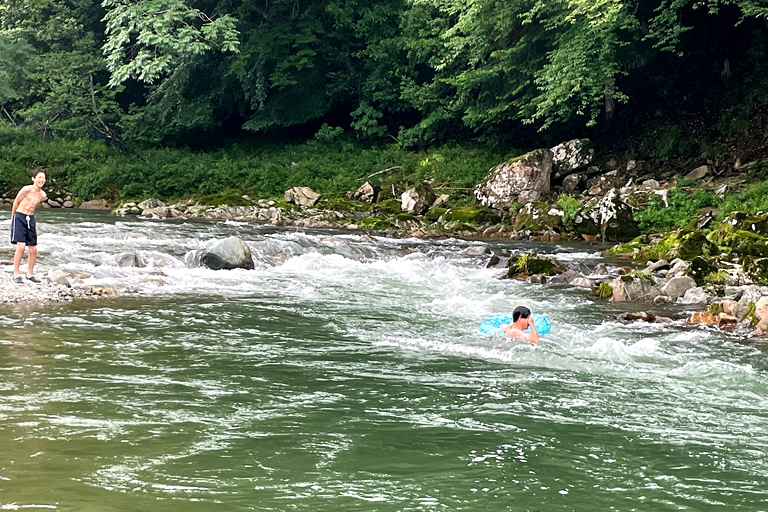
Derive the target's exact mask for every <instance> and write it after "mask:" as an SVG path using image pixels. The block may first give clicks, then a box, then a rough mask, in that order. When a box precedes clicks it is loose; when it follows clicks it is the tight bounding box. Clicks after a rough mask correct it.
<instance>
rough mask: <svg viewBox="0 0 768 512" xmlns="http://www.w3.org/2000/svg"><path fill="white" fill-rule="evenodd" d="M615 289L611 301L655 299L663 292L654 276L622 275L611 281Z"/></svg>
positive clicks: (611, 285) (612, 287)
mask: <svg viewBox="0 0 768 512" xmlns="http://www.w3.org/2000/svg"><path fill="white" fill-rule="evenodd" d="M609 285H610V287H611V289H612V290H613V295H611V302H627V301H635V300H653V298H654V297H656V296H657V295H659V294H660V293H661V290H659V288H658V287H657V286H656V282H655V280H654V279H652V278H650V277H649V278H645V277H631V276H620V277H617V278H616V279H614V280H613V281H611V282H610V283H609Z"/></svg>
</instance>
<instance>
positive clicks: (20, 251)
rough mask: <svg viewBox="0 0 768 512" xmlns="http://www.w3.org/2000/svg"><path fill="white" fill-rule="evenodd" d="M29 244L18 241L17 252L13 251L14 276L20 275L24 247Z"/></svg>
mask: <svg viewBox="0 0 768 512" xmlns="http://www.w3.org/2000/svg"><path fill="white" fill-rule="evenodd" d="M26 246H27V244H25V243H23V242H16V252H15V253H13V277H16V276H18V275H19V266H21V255H22V254H24V248H25V247H26Z"/></svg>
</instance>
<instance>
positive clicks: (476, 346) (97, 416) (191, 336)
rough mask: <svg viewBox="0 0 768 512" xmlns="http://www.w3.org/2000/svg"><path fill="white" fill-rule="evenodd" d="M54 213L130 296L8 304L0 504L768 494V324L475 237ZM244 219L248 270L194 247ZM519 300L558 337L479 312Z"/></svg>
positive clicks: (49, 256) (699, 500)
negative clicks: (523, 270) (520, 268)
mask: <svg viewBox="0 0 768 512" xmlns="http://www.w3.org/2000/svg"><path fill="white" fill-rule="evenodd" d="M3 219H7V216H3ZM8 226H9V224H8V221H7V220H3V221H2V222H0V229H2V230H3V231H4V232H5V231H7V229H8ZM38 226H39V230H40V240H39V244H40V245H39V247H40V257H39V258H40V260H39V261H40V263H39V265H40V266H41V268H40V270H41V271H45V269H46V268H66V269H69V270H72V271H84V272H87V273H88V274H89V275H90V276H91V277H88V278H87V279H86V280H85V282H86V284H90V285H93V286H109V287H114V288H116V289H118V290H120V291H121V294H120V296H118V297H116V298H103V299H98V300H81V301H76V302H74V303H68V304H56V305H46V306H39V305H37V306H35V305H26V306H23V305H7V304H5V305H0V450H2V456H0V510H21V509H25V510H28V509H29V510H37V509H42V510H62V511H78V512H90V511H148V510H162V511H171V512H173V511H184V512H194V511H237V510H279V511H282V510H334V511H335V510H360V511H368V510H375V511H396V510H515V511H524V510H531V511H533V510H542V511H594V510H617V511H630V510H638V511H660V510H695V511H699V510H740V511H752V510H754V511H762V510H768V498H766V493H765V488H766V487H765V482H766V481H768V465H767V464H766V455H765V453H766V445H767V444H768V414H766V403H768V400H767V399H768V391H767V390H768V378H767V377H766V375H767V374H766V370H767V369H768V357H766V352H765V351H764V350H763V349H762V348H761V347H760V346H759V345H750V344H745V343H739V342H738V341H739V340H737V339H734V338H729V337H727V336H726V335H723V334H720V333H716V332H713V331H710V330H703V329H695V328H690V327H685V326H682V325H678V324H674V325H671V326H670V325H622V324H620V323H617V322H615V321H614V320H612V319H613V318H614V316H615V314H616V313H617V312H620V311H623V310H625V309H622V307H621V306H615V305H608V304H605V303H601V302H595V301H592V300H590V299H589V298H588V297H586V293H585V292H584V291H583V290H574V289H571V288H568V287H557V286H537V285H527V284H525V283H518V282H512V281H501V280H497V279H495V278H494V277H495V275H496V274H497V272H498V271H496V270H489V269H486V268H484V259H483V258H480V259H477V258H470V257H468V256H466V253H465V249H466V248H467V247H469V246H470V245H475V244H477V242H467V241H461V240H447V241H439V242H436V241H422V240H394V239H387V238H380V239H377V240H371V239H366V238H365V237H361V236H360V234H359V233H341V232H333V233H331V232H318V231H303V230H295V229H276V228H273V227H270V226H265V225H254V224H243V223H235V222H218V223H213V222H190V221H147V220H137V219H128V220H127V219H117V218H113V217H109V216H107V215H103V214H95V213H80V212H52V211H43V212H40V214H39V218H38ZM231 235H236V236H239V237H241V238H242V239H244V240H245V241H246V242H247V243H248V245H249V246H250V248H251V250H252V253H253V256H254V260H255V264H256V268H255V269H254V270H230V271H211V270H207V269H203V268H195V267H190V265H189V263H188V261H190V258H189V255H190V253H191V252H193V251H195V250H199V249H201V248H204V247H206V246H207V245H210V244H211V243H212V242H213V241H215V240H217V239H221V238H223V237H226V236H231ZM494 248H499V249H504V250H507V251H515V250H528V249H532V248H535V249H536V250H538V251H540V252H542V253H545V254H556V255H557V256H558V257H560V258H563V259H565V260H567V261H569V262H570V264H572V265H578V264H582V263H583V264H588V265H592V264H595V263H597V262H599V261H601V258H600V256H599V251H598V248H595V247H593V246H587V245H581V246H576V245H572V246H568V245H555V244H548V245H539V246H531V245H528V244H522V243H518V244H513V243H507V244H502V243H496V244H495V246H494ZM124 253H129V254H132V255H135V256H136V257H137V258H138V259H139V260H140V261H141V262H142V264H143V266H141V267H121V266H119V265H118V263H117V262H118V261H121V260H122V255H123V254H124ZM10 255H11V246H10V245H9V244H6V246H5V248H3V249H0V260H8V259H9V258H10ZM6 270H7V269H6ZM518 304H526V305H528V306H529V307H530V308H531V309H532V310H534V311H537V312H540V313H543V314H546V315H547V316H548V317H549V319H550V320H551V322H552V324H553V328H552V332H551V333H550V334H549V335H548V336H546V337H545V339H544V340H543V342H542V344H541V345H540V346H536V347H535V346H530V345H527V344H523V343H520V342H515V341H508V340H504V339H501V338H496V337H489V336H483V335H481V334H479V332H478V331H477V326H478V325H479V324H480V322H481V321H482V320H483V319H484V318H486V317H487V316H489V315H492V314H496V313H502V312H508V311H510V310H511V309H513V308H514V307H515V306H516V305H518Z"/></svg>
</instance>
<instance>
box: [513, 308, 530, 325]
mask: <svg viewBox="0 0 768 512" xmlns="http://www.w3.org/2000/svg"><path fill="white" fill-rule="evenodd" d="M529 316H531V310H530V309H528V308H527V307H525V306H517V307H516V308H515V310H514V311H513V312H512V321H513V322H517V321H518V320H520V318H528V317H529Z"/></svg>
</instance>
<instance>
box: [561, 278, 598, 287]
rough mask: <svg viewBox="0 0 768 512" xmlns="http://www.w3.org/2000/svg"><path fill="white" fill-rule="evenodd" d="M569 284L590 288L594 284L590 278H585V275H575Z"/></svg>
mask: <svg viewBox="0 0 768 512" xmlns="http://www.w3.org/2000/svg"><path fill="white" fill-rule="evenodd" d="M568 284H569V285H571V286H576V287H578V288H588V289H590V290H591V289H592V287H593V286H595V282H594V281H592V280H591V279H587V278H586V277H577V278H575V279H572V280H571V281H570V282H569V283H568Z"/></svg>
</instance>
